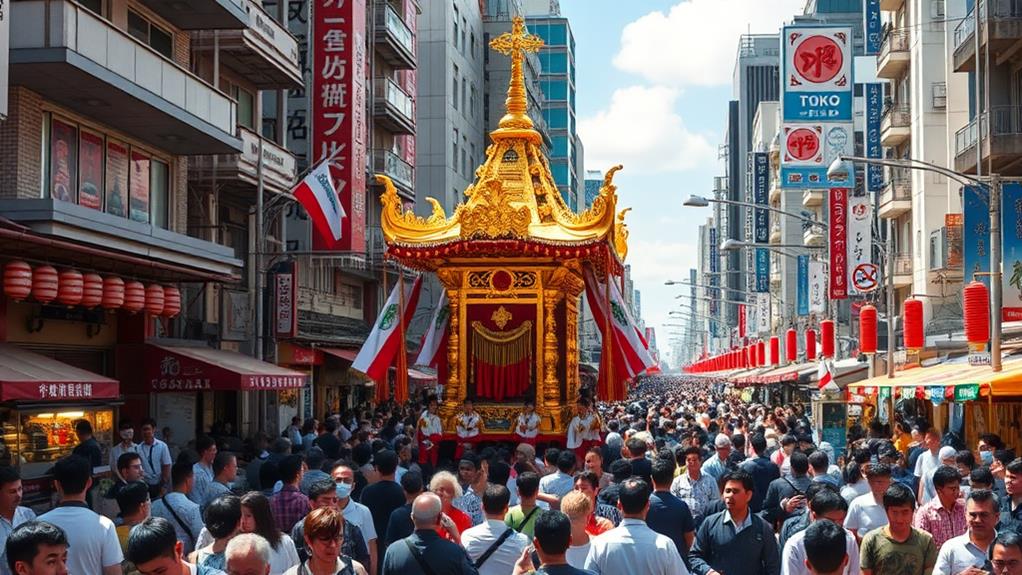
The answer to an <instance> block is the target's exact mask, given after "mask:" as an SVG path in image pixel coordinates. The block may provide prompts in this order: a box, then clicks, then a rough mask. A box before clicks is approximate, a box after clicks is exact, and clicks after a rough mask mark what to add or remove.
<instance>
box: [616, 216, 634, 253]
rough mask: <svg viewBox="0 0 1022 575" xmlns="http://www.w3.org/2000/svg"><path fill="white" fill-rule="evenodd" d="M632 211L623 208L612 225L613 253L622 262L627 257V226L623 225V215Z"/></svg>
mask: <svg viewBox="0 0 1022 575" xmlns="http://www.w3.org/2000/svg"><path fill="white" fill-rule="evenodd" d="M630 211H632V208H625V209H623V210H621V211H620V212H618V214H617V223H616V224H614V251H616V252H617V255H618V257H620V258H621V260H622V261H623V260H624V259H625V258H626V257H628V225H627V224H625V214H627V213H628V212H630Z"/></svg>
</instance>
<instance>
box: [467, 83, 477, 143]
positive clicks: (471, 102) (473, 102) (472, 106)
mask: <svg viewBox="0 0 1022 575" xmlns="http://www.w3.org/2000/svg"><path fill="white" fill-rule="evenodd" d="M471 95H472V97H471V99H469V101H468V105H469V109H470V110H471V111H472V118H475V117H476V86H475V84H472V86H471ZM473 156H475V154H473Z"/></svg>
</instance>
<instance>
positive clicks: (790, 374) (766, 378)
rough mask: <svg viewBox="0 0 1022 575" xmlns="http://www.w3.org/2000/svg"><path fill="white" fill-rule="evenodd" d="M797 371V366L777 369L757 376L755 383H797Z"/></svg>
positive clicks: (798, 367)
mask: <svg viewBox="0 0 1022 575" xmlns="http://www.w3.org/2000/svg"><path fill="white" fill-rule="evenodd" d="M799 369H800V366H798V365H786V366H784V367H778V368H775V369H772V370H770V371H768V372H765V373H761V374H759V375H757V376H756V383H762V384H768V383H781V382H785V381H798V372H799Z"/></svg>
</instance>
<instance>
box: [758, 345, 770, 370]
mask: <svg viewBox="0 0 1022 575" xmlns="http://www.w3.org/2000/svg"><path fill="white" fill-rule="evenodd" d="M756 360H757V361H756V362H757V363H758V364H759V367H763V366H764V365H766V364H767V361H768V358H767V354H766V342H765V341H763V340H759V343H757V344H756Z"/></svg>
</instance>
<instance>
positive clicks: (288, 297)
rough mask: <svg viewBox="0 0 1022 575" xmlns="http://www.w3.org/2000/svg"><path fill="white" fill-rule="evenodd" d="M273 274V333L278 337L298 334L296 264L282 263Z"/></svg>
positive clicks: (290, 336) (289, 336)
mask: <svg viewBox="0 0 1022 575" xmlns="http://www.w3.org/2000/svg"><path fill="white" fill-rule="evenodd" d="M279 269H280V271H279V272H277V273H276V274H274V276H273V334H274V336H276V337H278V338H292V337H296V336H297V335H298V264H296V263H294V262H288V263H283V264H281V265H280V267H279Z"/></svg>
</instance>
